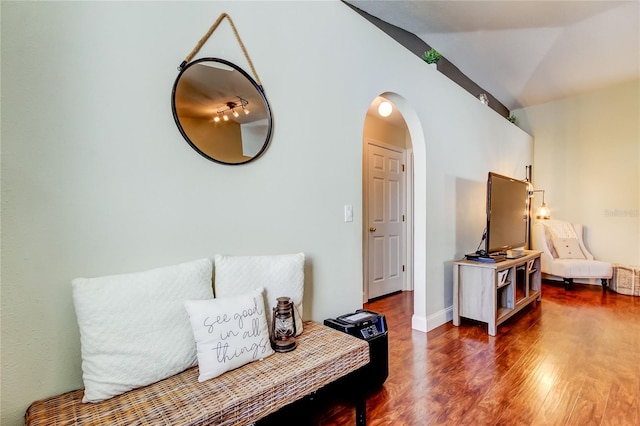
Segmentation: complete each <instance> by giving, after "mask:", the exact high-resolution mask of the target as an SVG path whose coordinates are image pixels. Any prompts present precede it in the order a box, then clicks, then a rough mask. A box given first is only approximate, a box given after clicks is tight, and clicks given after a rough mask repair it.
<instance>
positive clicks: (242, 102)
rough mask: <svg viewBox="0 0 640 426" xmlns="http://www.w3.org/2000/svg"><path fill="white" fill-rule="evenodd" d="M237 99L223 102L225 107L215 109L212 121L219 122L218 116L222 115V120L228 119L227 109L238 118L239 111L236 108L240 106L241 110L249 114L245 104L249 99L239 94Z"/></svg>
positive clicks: (247, 103)
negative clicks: (236, 100)
mask: <svg viewBox="0 0 640 426" xmlns="http://www.w3.org/2000/svg"><path fill="white" fill-rule="evenodd" d="M238 100H239V102H234V101H229V102H227V103H225V105H226V106H227V107H226V108H223V109H219V110H218V111H216V116H215V117H213V121H215V122H216V123H218V122H220V117H222V120H224V121H229V116H228V115H227V112H229V111H231V115H233V116H234V117H235V118H238V117H239V116H240V113H239V112H238V111H237V110H236V108H238V107H239V108H242V112H244V114H245V115H249V110H248V109H247V108H246V107H247V105H249V101H248V100H246V99H243V98H241V97H240V96H238Z"/></svg>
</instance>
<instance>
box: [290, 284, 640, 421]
mask: <svg viewBox="0 0 640 426" xmlns="http://www.w3.org/2000/svg"><path fill="white" fill-rule="evenodd" d="M364 307H365V308H366V309H369V310H372V311H375V312H380V313H383V314H385V316H386V318H387V323H388V326H389V360H390V361H389V377H388V379H387V381H386V382H385V384H384V386H383V388H382V389H380V390H378V391H374V392H372V393H371V395H370V396H369V398H368V400H367V424H368V425H592V424H593V425H640V298H638V297H633V296H625V295H619V294H616V293H614V292H611V291H607V292H603V291H602V289H601V288H600V287H597V286H589V285H575V286H574V290H572V291H565V290H564V287H563V286H562V284H561V283H560V284H553V283H550V282H544V283H543V296H542V301H541V302H538V303H534V304H532V305H531V306H529V307H528V308H526V309H524V310H523V311H522V312H520V313H519V314H518V315H516V316H514V317H513V318H512V319H510V320H508V321H507V322H506V323H504V324H503V325H501V326H499V327H498V333H497V335H496V336H495V337H491V336H489V335H487V326H486V324H484V323H478V322H474V321H470V320H463V321H462V324H461V326H460V327H455V326H453V325H452V324H451V322H449V323H447V324H445V325H443V326H441V327H438V328H437V329H435V330H433V331H431V332H429V333H427V334H425V333H421V332H418V331H413V330H412V329H411V316H412V312H413V293H412V292H405V293H401V294H397V295H393V296H390V297H388V298H384V299H381V300H377V301H375V302H372V303H368V304H365V306H364ZM319 404H320V406H319V407H318V406H316V408H315V410H317V412H316V414H314V416H313V417H314V420H313V422H312V423H313V424H317V425H353V424H355V413H354V406H353V404H352V403H351V402H350V401H348V400H347V399H342V400H341V399H340V398H324V399H322V401H321V402H319ZM291 424H294V423H291Z"/></svg>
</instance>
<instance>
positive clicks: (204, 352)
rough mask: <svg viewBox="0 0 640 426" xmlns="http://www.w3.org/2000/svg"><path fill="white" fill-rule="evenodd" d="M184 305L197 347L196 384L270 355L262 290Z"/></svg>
mask: <svg viewBox="0 0 640 426" xmlns="http://www.w3.org/2000/svg"><path fill="white" fill-rule="evenodd" d="M184 305H185V307H186V308H187V312H188V313H189V318H190V320H191V327H192V328H193V336H194V337H195V340H196V345H197V348H198V368H199V369H200V375H199V376H198V381H199V382H204V381H205V380H209V379H213V378H214V377H218V376H219V375H221V374H222V373H225V372H227V371H229V370H233V369H235V368H238V367H242V366H243V365H245V364H248V363H250V362H253V361H256V360H259V359H263V358H266V357H268V356H269V355H271V354H273V352H274V351H273V349H272V348H271V341H270V340H269V328H268V327H267V320H266V317H265V315H264V314H265V312H264V311H265V307H264V299H263V298H262V289H261V288H259V289H257V290H254V291H252V292H251V293H248V294H243V295H239V296H230V297H224V298H217V299H211V300H187V301H186V302H184Z"/></svg>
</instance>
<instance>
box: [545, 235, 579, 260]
mask: <svg viewBox="0 0 640 426" xmlns="http://www.w3.org/2000/svg"><path fill="white" fill-rule="evenodd" d="M553 247H554V248H555V249H556V253H558V258H560V259H586V257H584V253H582V250H581V249H580V243H579V242H578V239H577V238H554V239H553Z"/></svg>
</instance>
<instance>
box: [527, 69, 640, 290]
mask: <svg viewBox="0 0 640 426" xmlns="http://www.w3.org/2000/svg"><path fill="white" fill-rule="evenodd" d="M515 114H516V115H517V116H518V122H519V123H520V125H521V126H523V127H524V128H527V129H528V130H529V131H530V132H531V134H533V136H534V137H535V140H536V142H535V156H534V164H535V167H534V169H533V181H534V183H535V187H536V188H541V189H544V190H545V201H546V203H547V205H548V206H549V207H550V208H551V217H552V218H553V219H562V220H569V221H571V222H575V223H582V224H584V225H585V236H584V237H585V243H586V245H587V246H588V248H589V249H590V251H591V252H592V254H593V255H594V256H595V258H596V259H600V260H605V261H609V262H615V263H621V264H626V265H640V82H639V80H636V81H632V82H627V83H622V84H617V85H615V86H612V87H608V88H606V89H601V90H597V91H594V92H591V93H587V94H584V95H580V96H574V97H571V98H566V99H563V100H559V101H555V102H549V103H546V104H543V105H538V106H534V107H529V108H526V109H522V110H518V111H516V112H515ZM540 201H541V198H538V195H536V200H535V202H536V206H537V205H538V204H539V203H540ZM598 284H599V283H598Z"/></svg>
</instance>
